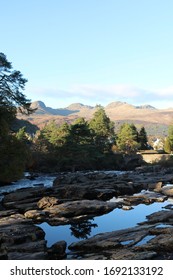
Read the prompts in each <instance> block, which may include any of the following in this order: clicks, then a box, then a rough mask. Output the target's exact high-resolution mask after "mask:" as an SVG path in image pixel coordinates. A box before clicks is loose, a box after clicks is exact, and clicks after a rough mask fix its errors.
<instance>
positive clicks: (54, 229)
mask: <svg viewBox="0 0 173 280" xmlns="http://www.w3.org/2000/svg"><path fill="white" fill-rule="evenodd" d="M55 178H56V176H55V175H43V174H39V175H37V176H35V177H34V178H32V179H29V174H27V173H26V174H25V177H24V178H23V179H21V180H19V181H17V182H14V183H13V184H11V185H8V186H4V187H1V188H0V199H2V198H3V195H4V194H5V193H9V192H11V191H14V190H17V189H21V188H27V187H37V186H40V185H44V186H45V187H46V188H50V187H52V183H53V180H54V179H55ZM114 200H115V201H116V199H114ZM171 203H173V201H172V200H171V199H168V200H167V201H165V202H159V203H158V202H156V203H152V204H150V205H145V204H140V205H137V206H134V207H133V209H131V210H122V209H118V208H117V209H115V210H113V211H111V212H110V213H108V214H105V215H101V216H97V217H95V218H93V219H90V220H86V221H83V222H81V223H78V224H69V225H63V226H50V225H49V224H47V223H42V224H40V225H37V226H39V227H41V228H42V229H43V230H44V232H45V239H46V240H47V246H48V247H50V246H51V245H52V244H54V243H55V242H57V241H60V240H65V241H66V242H67V245H70V244H71V243H72V242H77V241H79V240H82V239H85V238H89V237H92V236H94V235H96V234H99V233H103V232H111V231H114V230H120V229H125V228H129V227H133V226H136V225H137V224H138V223H140V222H143V221H145V220H146V216H147V215H150V214H152V213H154V212H157V211H159V210H161V209H162V208H163V207H165V206H166V205H168V204H171Z"/></svg>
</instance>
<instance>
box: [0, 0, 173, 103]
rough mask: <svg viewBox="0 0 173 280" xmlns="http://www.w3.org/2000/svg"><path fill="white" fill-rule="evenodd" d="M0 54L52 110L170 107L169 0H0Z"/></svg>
mask: <svg viewBox="0 0 173 280" xmlns="http://www.w3.org/2000/svg"><path fill="white" fill-rule="evenodd" d="M0 11H1V16H0V34H1V35H0V46H1V49H0V52H3V53H4V54H6V56H7V59H8V60H9V61H11V62H12V64H13V67H14V69H17V70H20V71H21V72H22V74H23V75H24V77H25V78H27V79H28V83H27V85H26V90H25V94H26V96H27V97H28V98H30V99H32V101H34V100H42V101H44V102H45V103H46V105H47V106H51V107H53V108H59V107H65V106H68V105H70V104H71V103H75V102H80V103H84V104H88V105H96V104H101V105H107V104H108V103H110V102H112V101H123V102H128V103H131V104H136V105H140V104H151V105H153V106H155V107H158V108H167V107H173V16H172V14H173V1H172V0H164V1H163V0H28V1H24V0H15V1H14V0H0Z"/></svg>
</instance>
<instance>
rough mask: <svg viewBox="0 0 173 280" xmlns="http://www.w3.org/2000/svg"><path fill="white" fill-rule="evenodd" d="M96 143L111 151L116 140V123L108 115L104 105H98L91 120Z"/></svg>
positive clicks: (90, 124) (90, 125)
mask: <svg viewBox="0 0 173 280" xmlns="http://www.w3.org/2000/svg"><path fill="white" fill-rule="evenodd" d="M89 128H90V129H91V131H92V134H93V139H94V143H95V145H96V146H97V148H98V149H100V150H101V151H103V152H105V151H110V150H111V146H112V144H113V142H114V141H115V132H114V123H113V122H112V121H111V120H110V118H109V117H108V116H107V115H106V113H105V110H104V108H103V107H101V106H98V108H97V110H96V112H95V113H94V116H93V118H92V119H91V121H90V122H89Z"/></svg>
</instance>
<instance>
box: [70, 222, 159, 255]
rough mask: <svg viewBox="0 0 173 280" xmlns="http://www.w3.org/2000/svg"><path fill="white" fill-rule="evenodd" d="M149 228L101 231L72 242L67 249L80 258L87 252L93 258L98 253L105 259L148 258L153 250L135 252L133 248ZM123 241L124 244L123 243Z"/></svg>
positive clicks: (152, 253) (153, 253) (146, 233)
mask: <svg viewBox="0 0 173 280" xmlns="http://www.w3.org/2000/svg"><path fill="white" fill-rule="evenodd" d="M149 229H151V226H146V227H145V226H144V227H142V226H141V227H139V226H138V227H134V228H128V229H125V230H118V231H113V232H110V233H102V234H98V235H95V236H94V237H91V238H88V239H86V240H83V241H79V242H76V243H72V244H71V245H70V246H69V249H70V250H72V252H73V254H75V255H78V256H80V258H81V259H88V254H89V255H90V257H91V256H92V258H93V259H95V258H94V256H95V255H96V256H97V259H99V257H98V256H99V255H100V256H104V258H106V259H127V258H128V259H150V258H151V256H152V257H153V256H155V255H156V253H155V252H154V251H151V252H147V253H145V254H144V253H143V254H141V253H139V254H137V253H136V251H135V248H134V245H135V244H137V243H138V242H139V241H140V240H142V239H143V238H144V237H145V236H146V235H148V232H149ZM124 243H125V244H126V245H123V244H124ZM90 257H89V258H90ZM72 258H73V257H72ZM100 259H101V258H100ZM102 259H103V257H102Z"/></svg>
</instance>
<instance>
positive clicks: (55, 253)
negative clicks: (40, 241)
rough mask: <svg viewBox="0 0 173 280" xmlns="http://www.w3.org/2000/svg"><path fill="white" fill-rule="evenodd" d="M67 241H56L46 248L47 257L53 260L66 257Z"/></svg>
mask: <svg viewBox="0 0 173 280" xmlns="http://www.w3.org/2000/svg"><path fill="white" fill-rule="evenodd" d="M66 247H67V243H66V242H65V241H64V240H63V241H59V242H56V243H55V244H53V245H52V246H51V247H50V248H49V249H48V255H49V256H48V258H49V259H53V260H59V259H60V260H62V259H64V258H65V257H66Z"/></svg>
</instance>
